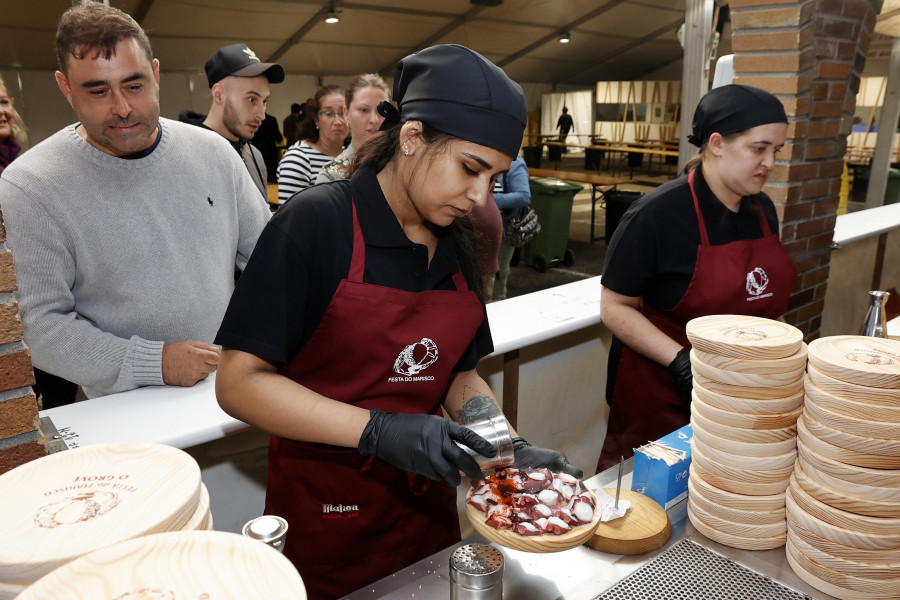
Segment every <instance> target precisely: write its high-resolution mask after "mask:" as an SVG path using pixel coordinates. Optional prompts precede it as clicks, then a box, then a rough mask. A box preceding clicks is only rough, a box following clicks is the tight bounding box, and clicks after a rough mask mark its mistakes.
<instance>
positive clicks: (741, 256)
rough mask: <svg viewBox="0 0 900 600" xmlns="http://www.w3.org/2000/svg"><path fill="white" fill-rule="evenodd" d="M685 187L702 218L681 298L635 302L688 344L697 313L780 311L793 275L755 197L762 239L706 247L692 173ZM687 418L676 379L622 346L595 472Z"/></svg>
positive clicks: (773, 316) (775, 315)
mask: <svg viewBox="0 0 900 600" xmlns="http://www.w3.org/2000/svg"><path fill="white" fill-rule="evenodd" d="M688 185H689V186H690V188H691V195H692V196H693V198H694V210H695V211H696V213H697V220H698V221H699V223H700V241H701V242H700V246H699V248H698V249H697V262H696V263H695V265H694V275H693V277H692V278H691V282H690V284H688V289H687V291H686V292H685V294H684V296H683V297H682V298H681V300H680V301H679V302H678V304H677V305H676V306H675V307H674V308H672V309H671V310H659V309H656V308H653V307H652V306H650V305H649V304H647V303H646V302H644V301H643V300H641V313H642V314H643V315H644V316H645V317H647V318H648V319H649V320H650V322H651V323H653V324H654V325H655V326H656V327H657V328H659V330H660V331H662V332H663V333H664V334H666V335H667V336H669V337H670V338H672V339H673V340H675V341H676V342H678V343H679V344H681V345H682V346H684V347H686V348H689V347H690V342H689V341H688V339H687V335H686V334H685V328H686V326H687V322H688V321H690V320H691V319H693V318H695V317H702V316H705V315H716V314H737V315H750V316H757V317H766V318H769V319H776V318H778V317H780V316H781V315H783V314H784V312H785V310H786V309H787V304H788V300H789V299H790V296H791V291H792V290H793V288H794V280H795V279H796V277H797V269H796V267H795V266H794V263H793V261H792V260H791V257H790V255H789V254H788V252H787V250H785V248H784V246H782V245H781V241H780V240H779V239H778V236H777V235H776V234H773V233H772V230H771V229H770V228H769V222H768V221H767V220H766V217H765V215H764V214H763V211H762V208H761V207H760V205H759V203H758V202H757V201H756V200H755V199H754V201H753V203H754V207H755V208H756V214H757V216H758V218H759V226H760V227H761V228H762V232H763V237H761V238H759V239H755V240H738V241H735V242H730V243H728V244H722V245H718V246H711V245H710V243H709V235H708V234H707V232H706V223H705V222H704V221H703V215H702V214H701V212H700V202H699V200H698V198H697V192H696V191H695V190H694V171H691V173H690V174H689V175H688ZM690 416H691V413H690V408H689V407H688V406H686V405H685V404H684V403H683V402H682V401H681V399H680V398H679V397H678V391H677V387H676V383H675V378H674V377H673V376H672V374H671V373H669V371H668V369H667V368H666V367H665V366H663V365H660V364H659V363H657V362H656V361H653V360H650V359H649V358H646V357H644V356H642V355H640V354H638V353H637V352H635V351H634V350H632V349H631V348H629V347H628V346H627V345H626V346H623V348H622V357H621V359H620V361H619V369H618V372H617V374H616V383H615V386H614V388H613V397H612V403H611V405H610V409H609V422H608V426H607V432H606V439H605V441H604V442H603V450H602V451H601V453H600V460H599V462H598V463H597V472H600V471H603V470H605V469H608V468H609V467H611V466H613V465H616V464H618V462H619V457H620V456H624V457H626V458H628V457H629V456H631V455H632V454H633V453H634V448H637V447H638V446H642V445H643V444H646V443H647V442H649V441H653V440H657V439H659V438H661V437H663V436H665V435H667V434H669V433H671V432H672V431H675V430H676V429H678V428H679V427H682V426H684V425H687V424H688V422H689V421H690Z"/></svg>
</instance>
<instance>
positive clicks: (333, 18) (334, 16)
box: [325, 2, 341, 24]
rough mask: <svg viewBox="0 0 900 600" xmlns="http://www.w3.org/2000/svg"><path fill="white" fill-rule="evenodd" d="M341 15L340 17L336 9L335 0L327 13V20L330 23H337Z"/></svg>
mask: <svg viewBox="0 0 900 600" xmlns="http://www.w3.org/2000/svg"><path fill="white" fill-rule="evenodd" d="M340 20H341V19H340V17H338V12H337V11H336V10H334V2H332V3H331V8H330V10H329V11H328V12H327V13H325V22H326V23H328V24H332V23H337V22H338V21H340Z"/></svg>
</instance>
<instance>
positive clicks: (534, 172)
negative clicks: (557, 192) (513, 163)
mask: <svg viewBox="0 0 900 600" xmlns="http://www.w3.org/2000/svg"><path fill="white" fill-rule="evenodd" d="M528 174H529V175H530V176H532V177H555V178H557V179H563V180H565V181H571V182H573V183H586V184H588V185H590V186H591V241H592V242H594V241H597V240H602V239H604V238H605V236H602V235H601V236H595V235H594V220H595V218H596V210H597V201H598V200H602V199H603V197H604V196H605V195H606V193H607V192H609V191H611V190H614V189H616V186H618V185H620V184H623V183H632V180H631V179H620V178H618V177H608V176H606V175H595V174H594V173H579V172H577V171H555V170H553V169H531V168H529V169H528ZM598 188H608V189H605V190H601V191H600V193H599V194H597V190H598Z"/></svg>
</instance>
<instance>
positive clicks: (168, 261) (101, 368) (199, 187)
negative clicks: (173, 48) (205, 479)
mask: <svg viewBox="0 0 900 600" xmlns="http://www.w3.org/2000/svg"><path fill="white" fill-rule="evenodd" d="M57 58H58V60H59V66H60V71H58V72H57V73H56V79H57V83H58V85H59V88H60V90H61V91H62V93H63V95H65V97H66V99H67V100H68V101H69V104H70V105H71V106H72V109H73V110H74V111H75V115H76V117H77V118H78V121H79V122H78V123H77V124H75V125H71V126H69V127H66V128H64V129H63V130H61V131H59V132H58V133H56V134H54V135H53V136H51V137H50V138H48V139H47V140H45V141H44V142H42V143H41V144H39V145H37V146H35V147H34V148H32V149H31V150H30V151H28V152H26V153H25V154H24V155H23V156H22V157H21V158H19V159H18V160H17V161H15V163H13V164H12V165H11V166H10V167H8V168H7V169H6V171H5V172H4V174H3V178H2V180H0V210H2V213H3V217H4V220H5V222H6V228H7V238H8V243H9V247H10V249H11V250H12V252H13V256H14V258H15V262H16V272H17V275H18V281H19V293H18V296H19V306H20V310H21V314H22V319H23V323H24V327H25V341H26V343H27V344H28V346H29V347H30V348H31V353H32V359H33V362H34V364H35V366H36V367H39V368H41V369H43V370H45V371H47V372H50V373H53V374H55V375H58V376H60V377H63V378H65V379H68V380H70V381H73V382H76V383H78V384H81V385H82V387H83V388H84V390H85V392H86V394H87V395H88V396H89V397H92V396H99V395H105V394H110V393H114V392H121V391H125V390H129V389H132V388H135V387H138V386H143V385H163V384H168V385H180V386H190V385H193V384H195V383H196V382H197V381H199V380H201V379H204V378H205V377H207V376H208V375H209V374H210V373H212V372H214V371H215V369H216V365H217V364H218V350H217V348H216V347H215V346H212V345H211V344H210V342H212V340H213V338H214V337H215V334H216V330H217V329H218V327H219V323H220V320H221V318H222V315H223V314H224V312H225V307H226V306H227V304H228V300H229V298H230V296H231V291H232V288H233V285H234V267H235V265H237V266H238V267H243V266H244V265H245V264H246V262H247V259H248V258H249V256H250V253H251V252H252V251H253V247H254V245H255V244H256V240H257V238H258V236H259V233H260V232H261V231H262V228H263V226H264V225H265V223H266V221H267V219H268V217H269V215H270V212H269V210H268V208H267V207H266V205H265V201H264V200H263V199H262V198H260V195H259V192H258V190H257V189H256V187H255V186H254V184H253V182H252V181H251V179H250V176H249V175H248V173H247V170H246V168H245V167H244V165H243V163H242V162H241V160H240V157H238V156H237V155H236V153H235V152H234V150H232V149H231V148H230V146H229V145H228V142H227V141H225V140H224V139H223V138H222V137H221V136H219V135H217V134H216V133H214V132H211V131H206V130H204V129H201V128H198V127H193V126H191V125H186V124H182V123H178V122H175V121H170V120H168V119H161V118H160V117H159V62H158V61H157V60H155V59H154V58H153V55H152V50H151V48H150V43H149V40H148V39H147V36H146V34H145V33H144V31H143V30H142V29H141V28H140V26H139V25H138V24H137V23H136V22H135V21H134V20H133V19H132V18H131V17H129V16H128V15H126V14H125V13H123V12H121V11H119V10H118V9H115V8H110V7H107V6H104V5H102V4H87V5H81V6H77V7H74V8H72V9H70V10H69V11H67V12H66V13H65V14H64V15H63V16H62V19H61V20H60V25H59V29H58V31H57Z"/></svg>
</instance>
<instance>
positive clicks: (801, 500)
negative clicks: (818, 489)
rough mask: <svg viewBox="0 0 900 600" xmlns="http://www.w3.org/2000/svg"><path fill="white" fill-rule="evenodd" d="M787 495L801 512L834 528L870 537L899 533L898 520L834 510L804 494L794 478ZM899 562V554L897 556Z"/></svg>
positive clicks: (838, 509) (899, 523) (899, 525)
mask: <svg viewBox="0 0 900 600" xmlns="http://www.w3.org/2000/svg"><path fill="white" fill-rule="evenodd" d="M787 493H788V494H790V495H791V497H792V498H793V500H794V502H796V503H797V506H799V507H800V508H801V509H802V510H804V511H805V512H806V513H807V514H810V515H812V516H814V517H816V518H817V519H820V520H822V521H825V522H826V523H829V524H831V525H834V526H835V527H842V528H844V529H852V530H853V531H858V532H859V533H864V534H872V535H896V534H897V533H900V519H889V518H884V517H868V516H865V515H858V514H856V513H852V512H849V511H846V510H841V509H840V508H835V507H833V506H830V505H828V504H826V503H824V502H820V501H819V500H816V499H815V498H813V497H812V496H811V495H809V494H808V493H806V491H804V490H803V488H802V487H800V484H799V483H797V480H796V479H795V478H792V479H791V484H790V485H789V486H788V489H787ZM897 560H898V561H900V554H898V558H897Z"/></svg>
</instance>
